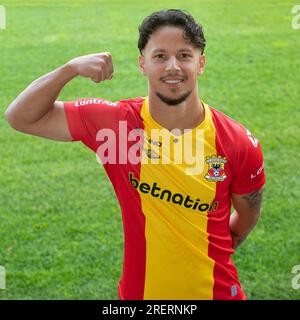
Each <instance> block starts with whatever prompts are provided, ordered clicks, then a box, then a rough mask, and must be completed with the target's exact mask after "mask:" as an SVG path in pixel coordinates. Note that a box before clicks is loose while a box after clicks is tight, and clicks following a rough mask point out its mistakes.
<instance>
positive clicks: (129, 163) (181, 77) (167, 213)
mask: <svg viewBox="0 0 300 320" xmlns="http://www.w3.org/2000/svg"><path fill="white" fill-rule="evenodd" d="M138 48H139V51H140V56H139V66H140V70H141V72H142V74H143V75H145V76H146V77H147V78H148V96H147V97H138V98H132V99H126V100H120V101H117V102H111V101H107V100H105V99H102V98H83V99H79V100H75V101H68V102H62V101H57V97H58V95H59V93H60V91H61V89H62V88H63V87H64V86H65V85H66V84H67V83H68V82H69V81H71V80H72V79H73V78H75V77H77V76H82V77H88V78H91V79H92V80H93V81H94V82H97V83H99V82H101V81H104V80H106V79H112V74H113V64H112V57H111V54H110V53H99V54H91V55H87V56H82V57H78V58H75V59H73V60H71V61H69V62H68V63H66V64H65V65H63V66H61V67H59V68H58V69H56V70H54V71H52V72H50V73H48V74H46V75H45V76H43V77H41V78H39V79H37V80H35V81H34V82H33V83H32V84H31V85H30V86H29V87H27V88H26V89H25V90H24V91H23V92H22V93H21V94H20V95H19V96H18V97H17V98H16V99H15V100H14V101H13V102H12V103H11V105H10V106H9V107H8V109H7V111H6V113H5V116H6V119H7V121H8V122H9V123H10V124H11V126H12V127H13V128H15V129H16V130H18V131H21V132H24V133H27V134H32V135H36V136H40V137H45V138H48V139H53V140H60V141H82V142H83V143H84V144H85V145H86V146H87V147H89V148H90V149H91V150H92V151H94V152H95V153H97V155H98V156H99V157H100V159H101V160H102V163H103V165H104V168H105V170H106V172H107V174H108V176H109V178H110V180H111V182H112V184H113V186H114V190H115V192H116V196H117V197H118V200H119V203H120V206H121V210H122V219H123V225H124V265H123V274H122V277H121V280H120V283H119V286H118V293H119V297H120V299H246V296H245V294H244V292H243V290H242V288H241V285H240V283H239V280H238V275H237V271H236V268H235V266H234V265H233V263H232V260H231V257H230V256H231V255H232V254H233V253H234V249H236V248H237V246H238V245H239V244H240V243H241V242H242V241H243V240H244V239H245V238H246V237H247V235H248V234H249V233H250V231H251V230H252V229H253V228H254V226H255V225H256V223H257V221H258V218H259V216H260V208H261V203H262V190H263V186H264V184H265V175H264V170H263V156H262V152H261V149H260V145H259V142H258V140H257V139H255V138H254V137H253V136H252V135H251V133H250V132H249V131H248V130H247V129H246V128H244V127H243V126H242V125H241V124H239V123H238V122H236V121H234V120H232V119H231V118H229V117H227V116H226V115H224V114H222V113H221V112H219V111H217V110H216V109H214V108H212V107H211V106H209V105H208V104H206V103H204V102H203V101H202V100H201V99H200V97H199V92H198V77H199V76H200V75H201V74H202V73H203V70H204V66H205V56H204V48H205V38H204V34H203V30H202V27H201V26H200V25H198V24H197V23H196V22H195V21H194V19H193V18H192V16H190V15H189V14H187V13H185V12H183V11H180V10H173V9H172V10H164V11H159V12H155V13H153V14H151V15H150V16H148V17H146V18H145V20H144V21H143V23H142V24H141V26H140V28H139V41H138ZM128 85H131V84H130V83H128ZM124 139H125V140H124ZM112 150H113V151H112ZM111 152H115V154H114V155H113V157H110V155H111ZM187 155H189V156H187ZM192 155H193V156H192ZM124 156H125V158H124ZM112 159H113V160H112ZM120 159H122V161H121V160H120ZM124 159H125V160H126V161H124ZM192 165H193V168H191V166H192ZM191 169H193V170H191ZM99 196H101V193H100V190H99ZM232 206H233V208H234V211H233V213H231V208H232ZM95 254H97V252H95Z"/></svg>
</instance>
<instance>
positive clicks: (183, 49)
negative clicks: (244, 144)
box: [152, 48, 193, 53]
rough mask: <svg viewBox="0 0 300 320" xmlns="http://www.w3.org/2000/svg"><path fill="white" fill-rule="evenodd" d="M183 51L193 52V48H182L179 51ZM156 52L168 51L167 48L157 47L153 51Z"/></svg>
mask: <svg viewBox="0 0 300 320" xmlns="http://www.w3.org/2000/svg"><path fill="white" fill-rule="evenodd" d="M182 51H188V52H191V53H192V52H193V51H192V50H191V49H188V48H182V49H180V50H179V52H182ZM156 52H166V50H165V49H155V50H153V51H152V53H156Z"/></svg>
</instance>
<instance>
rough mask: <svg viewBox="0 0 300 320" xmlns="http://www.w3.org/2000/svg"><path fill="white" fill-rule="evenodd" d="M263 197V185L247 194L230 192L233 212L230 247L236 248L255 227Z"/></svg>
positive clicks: (230, 224) (230, 223)
mask: <svg viewBox="0 0 300 320" xmlns="http://www.w3.org/2000/svg"><path fill="white" fill-rule="evenodd" d="M262 198H263V187H262V188H260V189H258V190H256V191H254V192H251V193H248V194H242V195H238V194H234V193H232V194H231V199H232V204H233V207H234V212H233V213H232V214H231V216H230V222H229V226H230V232H231V236H232V247H233V249H236V248H237V247H238V246H239V245H240V243H241V242H242V241H244V240H245V239H246V237H247V236H248V234H249V233H250V232H251V230H252V229H253V228H254V227H255V225H256V223H257V221H258V219H259V217H260V208H261V204H262Z"/></svg>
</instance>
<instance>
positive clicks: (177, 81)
mask: <svg viewBox="0 0 300 320" xmlns="http://www.w3.org/2000/svg"><path fill="white" fill-rule="evenodd" d="M181 81H182V80H165V82H166V83H179V82H181Z"/></svg>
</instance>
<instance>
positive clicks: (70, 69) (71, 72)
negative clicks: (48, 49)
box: [61, 60, 78, 80]
mask: <svg viewBox="0 0 300 320" xmlns="http://www.w3.org/2000/svg"><path fill="white" fill-rule="evenodd" d="M61 68H62V70H63V71H64V74H65V75H66V76H68V77H69V78H70V80H71V79H73V78H75V77H77V76H78V72H77V70H76V68H75V66H74V64H73V62H72V60H70V61H68V62H67V63H65V64H64V65H62V66H61Z"/></svg>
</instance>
